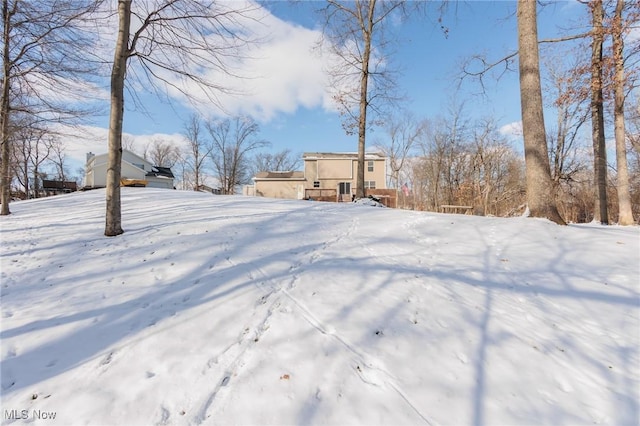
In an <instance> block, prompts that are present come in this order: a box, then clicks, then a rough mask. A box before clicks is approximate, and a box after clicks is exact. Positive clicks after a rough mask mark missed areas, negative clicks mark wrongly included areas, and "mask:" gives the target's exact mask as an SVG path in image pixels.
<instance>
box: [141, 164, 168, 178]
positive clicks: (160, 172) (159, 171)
mask: <svg viewBox="0 0 640 426" xmlns="http://www.w3.org/2000/svg"><path fill="white" fill-rule="evenodd" d="M146 175H147V176H154V177H165V178H171V179H173V178H174V177H175V176H174V175H173V172H172V171H171V168H170V167H160V166H153V168H152V169H151V171H150V172H147V174H146Z"/></svg>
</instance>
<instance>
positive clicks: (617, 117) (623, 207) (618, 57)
mask: <svg viewBox="0 0 640 426" xmlns="http://www.w3.org/2000/svg"><path fill="white" fill-rule="evenodd" d="M624 3H625V2H624V0H617V2H616V9H615V16H614V17H613V25H612V39H613V46H612V49H613V62H614V69H615V73H614V122H615V124H614V129H615V138H616V165H617V176H616V181H617V190H618V223H619V224H620V225H633V224H634V223H635V222H634V220H633V212H632V210H631V194H630V189H629V169H628V166H627V147H626V131H625V124H624V102H625V70H624V41H623V32H624V30H623V19H622V11H623V9H624Z"/></svg>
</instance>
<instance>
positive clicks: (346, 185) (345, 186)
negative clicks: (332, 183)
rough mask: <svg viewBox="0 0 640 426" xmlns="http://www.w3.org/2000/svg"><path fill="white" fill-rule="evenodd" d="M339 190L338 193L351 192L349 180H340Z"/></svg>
mask: <svg viewBox="0 0 640 426" xmlns="http://www.w3.org/2000/svg"><path fill="white" fill-rule="evenodd" d="M339 190H340V195H343V194H351V182H340V184H339Z"/></svg>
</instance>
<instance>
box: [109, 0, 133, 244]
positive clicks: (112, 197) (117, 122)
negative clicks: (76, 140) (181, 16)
mask: <svg viewBox="0 0 640 426" xmlns="http://www.w3.org/2000/svg"><path fill="white" fill-rule="evenodd" d="M130 26H131V0H118V40H117V42H116V50H115V53H114V58H113V69H112V70H111V111H110V117H109V160H108V163H107V212H106V221H105V222H106V225H105V230H104V235H106V236H107V237H113V236H116V235H120V234H122V233H123V232H124V231H123V230H122V209H121V207H122V205H121V201H120V176H121V162H122V120H123V117H124V79H125V75H126V71H127V59H128V56H129V31H130Z"/></svg>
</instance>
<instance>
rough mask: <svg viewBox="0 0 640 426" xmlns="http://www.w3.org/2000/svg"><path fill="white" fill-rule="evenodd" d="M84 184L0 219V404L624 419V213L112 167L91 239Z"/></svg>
mask: <svg viewBox="0 0 640 426" xmlns="http://www.w3.org/2000/svg"><path fill="white" fill-rule="evenodd" d="M104 205H105V203H104V191H99V190H96V191H91V192H88V193H78V194H72V195H68V196H59V197H55V198H48V199H41V200H31V201H24V202H16V203H14V204H12V212H13V214H12V215H11V216H8V217H1V218H0V225H1V230H2V234H1V235H2V245H1V251H0V255H1V259H2V260H1V267H2V273H1V274H2V275H1V279H2V289H1V290H2V292H1V306H2V307H1V310H2V315H1V321H2V322H1V326H0V339H1V342H2V343H1V349H2V353H1V356H2V360H1V373H2V377H1V386H2V412H3V419H2V422H3V424H22V423H25V422H31V421H35V423H36V424H47V425H53V424H60V425H63V424H65V425H66V424H103V425H116V424H140V425H148V424H161V425H163V424H168V425H169V424H179V425H182V424H341V425H342V424H367V425H370V424H389V425H391V424H394V425H395V424H431V425H436V424H443V425H446V424H451V425H454V424H455V425H459V424H554V425H559V424H594V423H595V424H616V425H624V424H638V422H639V420H640V405H639V401H640V395H639V388H640V353H639V349H640V316H639V315H640V310H639V304H640V271H639V268H640V228H638V227H633V228H629V227H626V228H623V227H616V226H611V227H602V226H595V225H584V226H567V227H560V226H557V225H554V224H552V223H550V222H547V221H544V220H535V219H523V218H515V219H501V218H481V217H471V216H461V215H443V214H429V213H423V212H412V211H400V210H391V209H385V208H374V207H370V206H362V205H356V204H353V203H345V204H334V203H317V202H308V201H284V200H270V199H262V198H248V197H222V196H211V195H208V194H200V193H190V192H181V191H166V190H153V189H145V188H124V189H123V208H124V212H123V226H124V229H125V231H126V232H125V234H123V235H121V236H119V237H115V238H106V237H103V236H102V232H103V229H104ZM43 416H46V417H53V416H55V418H54V419H47V420H44V419H43V418H42V417H43ZM39 417H40V418H39Z"/></svg>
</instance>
